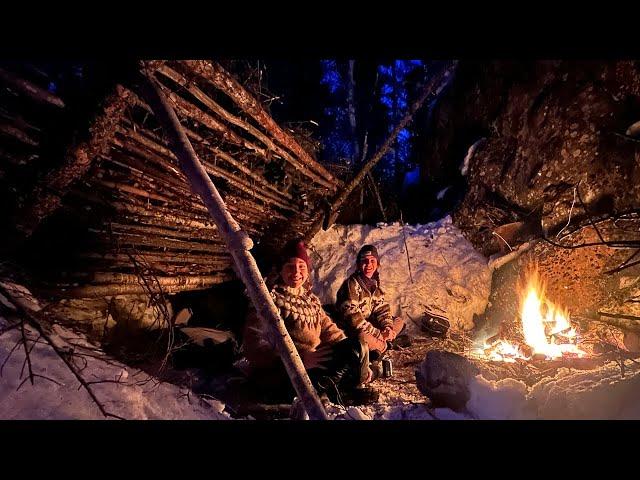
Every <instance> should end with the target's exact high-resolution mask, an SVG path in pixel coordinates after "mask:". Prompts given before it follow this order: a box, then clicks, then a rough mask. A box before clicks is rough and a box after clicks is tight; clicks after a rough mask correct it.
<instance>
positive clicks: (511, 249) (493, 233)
mask: <svg viewBox="0 0 640 480" xmlns="http://www.w3.org/2000/svg"><path fill="white" fill-rule="evenodd" d="M491 234H492V235H495V236H496V237H498V238H499V239H500V240H502V241H503V242H504V243H505V244H506V245H507V247H509V250H510V251H511V252H513V248H511V245H509V242H507V241H506V240H505V239H504V238H502V235H500V234H499V233H497V232H491Z"/></svg>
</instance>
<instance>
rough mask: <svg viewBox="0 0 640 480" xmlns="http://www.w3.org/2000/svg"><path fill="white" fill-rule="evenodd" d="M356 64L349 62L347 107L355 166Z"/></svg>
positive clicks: (358, 152)
mask: <svg viewBox="0 0 640 480" xmlns="http://www.w3.org/2000/svg"><path fill="white" fill-rule="evenodd" d="M354 63H355V61H354V60H349V77H348V81H347V107H348V109H349V125H350V126H351V143H352V145H353V158H352V159H351V161H352V163H353V164H354V165H355V163H356V162H357V161H358V159H359V158H360V147H359V146H358V135H357V133H358V129H357V124H356V105H355V89H356V82H355V80H354V78H353V67H354ZM361 203H362V202H361ZM360 223H362V219H361V220H360Z"/></svg>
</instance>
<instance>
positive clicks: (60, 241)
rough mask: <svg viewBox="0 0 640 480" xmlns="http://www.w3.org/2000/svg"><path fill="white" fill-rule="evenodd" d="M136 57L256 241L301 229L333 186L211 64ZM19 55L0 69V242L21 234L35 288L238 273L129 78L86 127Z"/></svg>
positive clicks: (112, 288)
mask: <svg viewBox="0 0 640 480" xmlns="http://www.w3.org/2000/svg"><path fill="white" fill-rule="evenodd" d="M141 65H142V66H141V68H142V69H143V70H146V73H147V74H150V75H152V76H153V77H154V78H155V79H156V80H157V81H158V83H159V85H160V86H161V89H162V90H163V91H164V93H165V95H166V96H167V97H168V99H169V101H170V103H171V104H172V105H173V107H174V109H175V111H176V113H177V115H178V117H179V119H180V121H181V123H182V125H183V126H184V127H185V129H186V132H187V135H188V137H189V139H190V140H191V142H192V144H193V147H194V149H195V151H196V153H197V154H198V156H199V158H200V160H201V162H202V164H203V166H204V168H205V169H206V171H207V173H208V174H209V175H210V176H211V178H212V180H213V182H214V184H215V185H216V187H217V188H218V190H219V191H220V193H221V195H222V197H223V199H224V200H225V203H226V204H227V207H228V209H229V211H230V213H231V214H232V215H233V216H234V218H235V219H236V220H237V221H238V223H239V224H240V225H241V227H242V228H243V229H244V230H245V231H246V232H247V233H248V234H249V235H250V236H251V237H252V239H253V240H254V242H255V243H257V244H258V245H259V246H260V247H261V248H264V249H265V250H269V249H271V251H274V250H275V249H277V245H278V244H281V243H282V242H283V241H284V240H286V238H285V237H288V236H291V235H293V234H302V233H304V232H305V230H306V229H308V227H309V223H310V221H311V218H312V214H313V213H314V210H315V205H316V204H317V203H318V202H319V201H320V200H321V199H323V198H325V197H327V196H330V195H333V194H334V193H335V192H336V190H337V189H338V188H339V187H340V186H341V185H342V183H341V182H340V181H339V180H338V179H336V178H335V177H334V176H333V175H332V174H331V173H330V172H328V171H327V170H326V169H325V168H324V167H323V166H322V165H320V164H319V163H318V162H316V161H315V160H314V159H313V157H312V156H311V154H310V153H309V152H307V151H305V149H304V148H303V147H302V146H301V145H300V143H299V142H298V141H297V140H296V138H295V136H294V135H293V134H292V133H291V132H289V131H287V130H286V129H284V128H282V127H280V126H279V125H278V124H277V123H276V122H275V121H274V119H273V118H272V117H271V116H270V115H269V113H268V112H267V111H266V110H265V108H263V106H262V105H261V103H260V102H259V101H258V100H257V99H256V98H255V97H254V96H253V95H252V94H251V93H250V92H249V91H248V90H247V89H246V88H245V87H243V86H242V84H241V83H240V82H239V81H238V80H237V79H236V78H235V77H234V76H233V75H231V74H230V73H229V72H227V71H226V70H225V69H224V68H223V67H222V66H221V65H219V64H218V63H216V62H212V61H204V60H196V61H188V60H184V61H183V60H180V61H149V62H144V63H143V64H141ZM27 67H28V66H27ZM27 67H25V66H24V65H20V66H18V67H16V66H15V65H9V66H7V65H3V66H1V68H0V88H1V89H2V96H1V97H0V101H1V104H0V109H1V110H0V113H1V114H2V124H1V125H0V127H1V128H0V138H1V140H0V141H1V142H2V143H1V149H0V190H1V193H2V195H3V198H4V199H5V200H6V201H7V203H6V204H7V205H9V207H10V208H8V209H7V211H6V212H5V213H7V214H8V215H7V216H8V219H9V220H10V221H11V222H10V223H12V227H13V232H12V235H10V237H11V238H12V241H13V246H14V247H13V250H11V248H9V249H8V250H7V251H15V248H16V244H17V245H18V246H17V248H18V250H21V251H22V258H23V259H24V261H25V263H26V264H29V265H30V267H32V268H33V270H34V271H37V272H39V280H40V281H41V283H42V287H43V288H44V289H45V290H47V289H48V290H49V291H50V292H51V293H52V294H54V295H55V296H62V297H96V296H108V295H114V294H128V293H131V294H133V293H143V292H145V291H146V289H148V288H149V285H148V284H147V285H145V284H144V283H145V282H146V280H144V277H145V276H146V275H149V276H151V277H152V278H153V284H154V285H156V286H157V288H161V289H162V290H163V291H164V292H165V293H171V292H177V291H182V290H193V289H199V288H206V287H208V286H211V285H213V284H216V283H220V282H223V281H226V280H229V279H232V278H234V274H233V270H232V260H231V257H230V255H229V253H228V252H227V249H226V247H225V245H224V243H223V242H222V240H221V239H220V237H219V236H218V235H217V233H216V227H215V225H214V224H213V223H212V221H211V220H210V217H209V215H208V213H207V210H206V208H205V207H204V205H203V203H202V201H201V200H200V198H199V197H198V196H197V195H196V194H195V193H193V192H192V191H191V189H190V187H189V184H188V183H187V180H186V178H185V177H184V175H183V174H182V172H181V171H180V168H179V166H178V161H177V159H176V158H175V157H174V155H173V153H172V152H171V150H170V149H169V147H168V145H167V142H166V141H165V138H164V135H163V132H162V129H161V128H160V126H159V124H158V122H157V121H156V119H155V118H154V115H153V113H152V111H151V109H150V108H149V106H148V105H147V104H146V103H145V102H144V101H143V100H142V99H141V97H140V95H139V93H138V88H137V85H136V82H135V80H130V79H128V80H123V81H120V82H116V83H113V84H111V85H110V86H107V88H106V89H105V91H106V92H107V94H106V95H105V96H103V97H102V102H101V103H100V107H99V108H97V109H94V110H95V112H94V114H93V115H92V117H93V118H92V120H91V121H90V122H88V124H89V127H87V122H85V124H84V125H82V126H79V127H78V126H77V123H78V120H77V118H79V117H80V118H81V116H79V115H77V114H76V113H77V112H72V110H73V107H72V106H70V105H69V104H68V103H67V102H66V101H65V100H66V99H65V98H64V97H63V96H62V95H61V96H58V95H56V93H54V92H52V91H51V90H52V89H51V88H50V87H51V81H52V79H51V78H48V77H47V75H46V74H45V73H44V72H43V71H42V70H38V69H37V68H31V67H30V68H27ZM34 71H36V72H39V73H34ZM75 96H76V97H78V96H81V94H78V92H77V91H76V92H75ZM87 101H91V100H89V99H87ZM75 102H76V103H75V104H76V105H80V104H82V99H80V100H78V99H77V98H76V99H75ZM76 110H77V109H76ZM70 117H73V118H74V119H75V123H74V122H69V118H70ZM69 123H71V126H69ZM62 125H66V127H65V128H66V130H65V128H63V127H62Z"/></svg>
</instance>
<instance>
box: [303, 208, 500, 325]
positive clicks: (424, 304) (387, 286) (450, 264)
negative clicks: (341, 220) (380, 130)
mask: <svg viewBox="0 0 640 480" xmlns="http://www.w3.org/2000/svg"><path fill="white" fill-rule="evenodd" d="M379 225H380V226H378V227H372V226H369V225H346V226H344V225H334V226H332V227H331V228H330V229H329V230H327V231H321V232H320V233H318V234H317V235H316V236H315V237H314V238H313V240H312V241H311V244H310V250H311V252H312V253H311V255H312V260H313V262H314V271H315V273H314V286H313V291H314V292H315V293H316V294H318V296H319V297H320V299H321V300H322V302H323V303H325V304H327V303H334V302H335V300H336V294H337V292H338V289H339V288H340V285H341V284H342V282H343V281H344V280H345V279H346V278H347V277H348V276H349V275H350V274H351V273H352V272H353V269H354V264H355V258H356V255H357V253H358V250H359V249H360V248H361V247H362V246H363V245H366V244H372V245H375V246H376V247H377V249H378V252H379V254H380V279H381V283H382V289H383V290H384V292H385V297H386V299H387V301H389V304H390V305H391V309H392V311H393V314H394V315H396V316H402V317H403V318H404V319H405V321H406V322H407V325H408V328H411V329H416V328H417V327H416V326H415V325H414V323H413V322H411V321H410V320H409V318H407V315H408V316H410V317H411V318H413V319H415V320H416V321H417V320H418V319H419V318H421V317H422V316H423V314H424V311H425V309H430V310H433V311H436V312H440V313H445V314H446V315H448V317H449V319H450V320H451V324H452V327H454V328H457V329H464V330H470V329H471V328H473V326H474V323H473V316H474V314H481V313H482V312H484V310H485V308H486V306H487V302H488V299H489V293H490V289H491V272H490V270H489V268H488V267H487V259H486V258H485V257H484V256H482V255H481V254H480V253H478V252H477V251H476V250H475V249H474V248H473V246H472V245H471V243H470V242H468V241H467V240H466V239H465V238H464V237H463V236H462V233H461V232H460V230H458V229H457V228H456V227H455V226H454V225H453V224H452V223H451V218H450V217H445V218H444V219H442V220H439V221H437V222H432V223H428V224H426V225H405V227H404V233H405V235H406V240H407V246H408V250H409V259H410V261H411V273H412V275H413V283H412V282H411V277H410V275H409V269H408V266H407V256H406V252H405V246H404V241H403V232H402V226H401V225H400V224H399V223H394V224H391V225H386V224H379Z"/></svg>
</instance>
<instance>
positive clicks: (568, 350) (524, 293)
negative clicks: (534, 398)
mask: <svg viewBox="0 0 640 480" xmlns="http://www.w3.org/2000/svg"><path fill="white" fill-rule="evenodd" d="M526 278H527V282H526V284H525V285H524V286H523V287H522V288H520V289H519V292H520V297H521V306H520V315H521V320H522V333H523V335H524V340H525V342H526V343H527V345H528V346H529V347H531V351H532V355H531V356H533V355H544V357H545V358H546V359H554V358H560V357H562V356H565V355H567V356H577V357H583V356H584V355H586V352H584V351H583V350H581V349H579V348H578V346H577V345H576V343H577V332H576V330H575V328H573V327H572V326H571V322H570V318H569V312H568V311H567V310H566V309H561V308H559V307H557V306H556V305H555V304H553V303H552V302H551V301H549V300H548V299H547V298H546V297H545V284H544V283H543V281H542V280H541V278H540V275H539V274H538V269H537V267H536V266H534V267H532V268H530V269H529V271H528V274H527V277H526ZM477 353H479V354H480V355H481V356H484V357H488V358H489V359H490V360H496V361H505V362H515V361H516V359H518V358H520V359H524V360H529V359H530V358H531V357H530V356H527V355H526V354H525V353H523V351H522V348H520V347H519V346H517V345H515V344H513V343H511V342H509V341H506V340H504V339H502V340H499V341H498V342H496V343H494V344H493V345H488V344H487V343H486V342H485V345H484V349H482V350H480V351H479V352H477Z"/></svg>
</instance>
